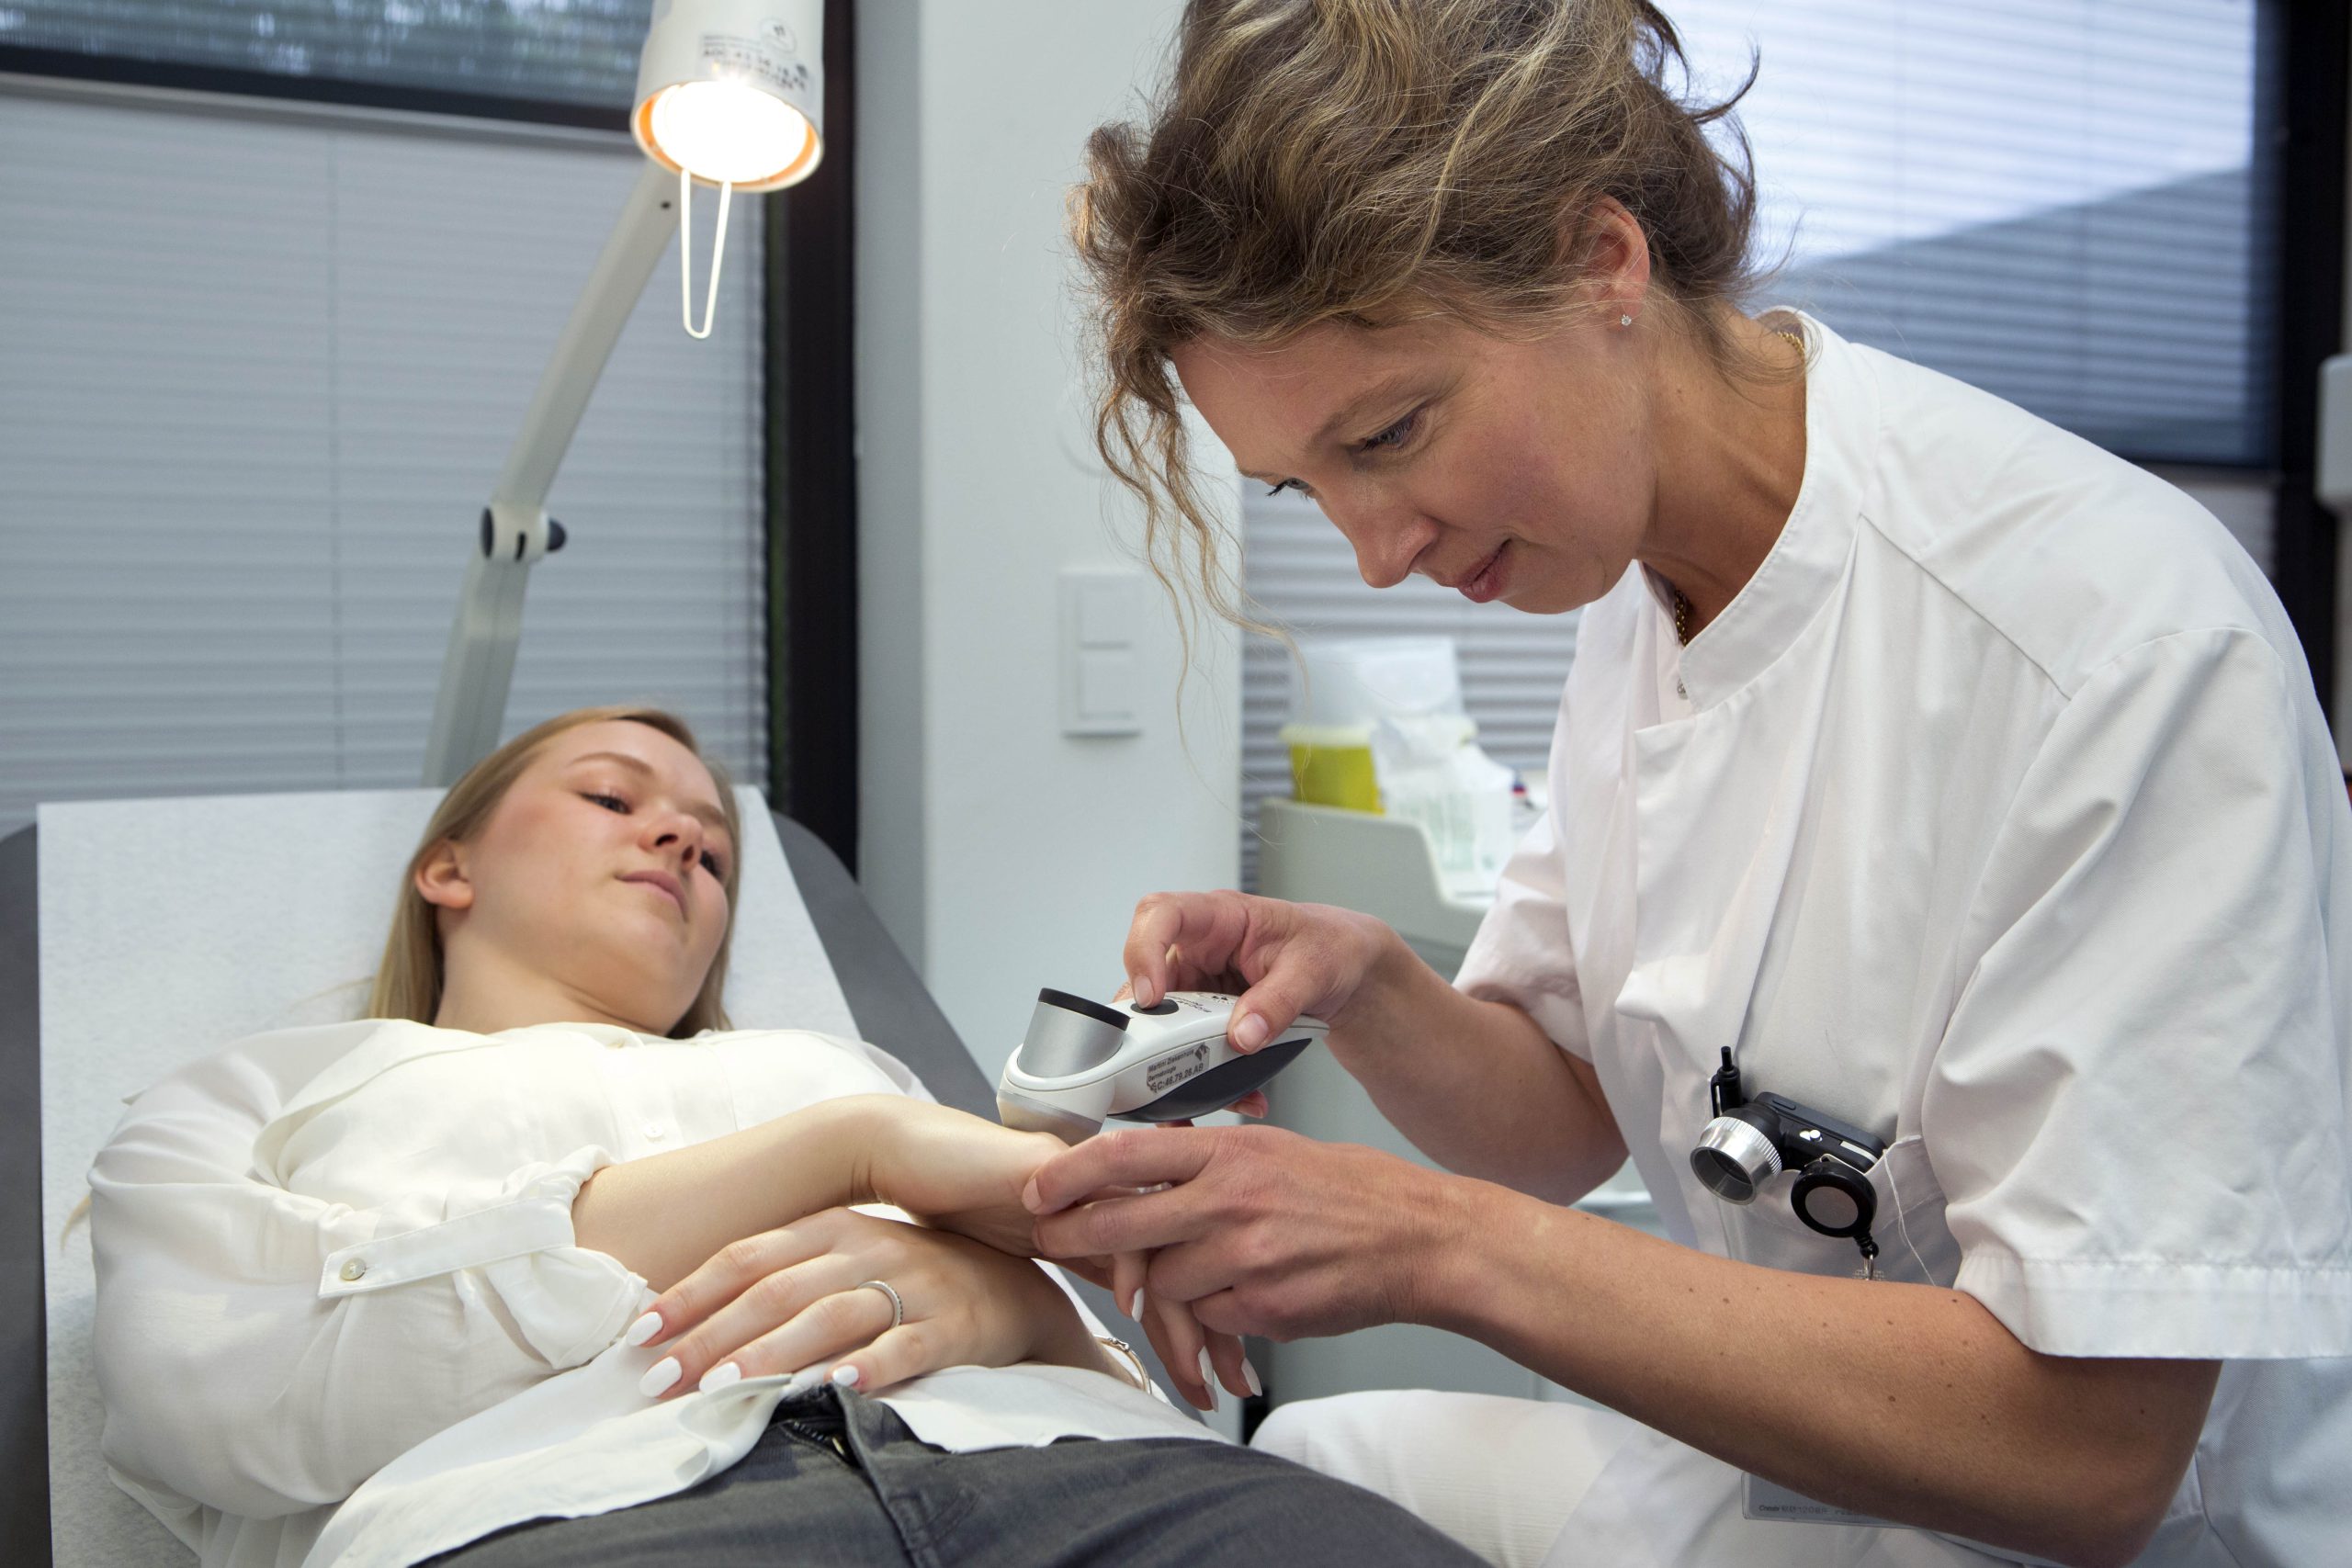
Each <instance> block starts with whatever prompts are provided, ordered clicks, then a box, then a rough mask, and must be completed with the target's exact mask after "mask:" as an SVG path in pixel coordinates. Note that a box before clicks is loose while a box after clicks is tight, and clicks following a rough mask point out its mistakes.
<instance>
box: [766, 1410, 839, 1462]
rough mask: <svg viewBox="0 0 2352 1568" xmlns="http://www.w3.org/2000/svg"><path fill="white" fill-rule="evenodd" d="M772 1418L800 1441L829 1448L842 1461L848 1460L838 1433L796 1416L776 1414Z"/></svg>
mask: <svg viewBox="0 0 2352 1568" xmlns="http://www.w3.org/2000/svg"><path fill="white" fill-rule="evenodd" d="M774 1419H775V1424H776V1425H777V1426H779V1427H783V1428H784V1429H785V1430H786V1431H787V1432H789V1433H791V1434H792V1435H793V1436H794V1437H796V1438H799V1439H800V1440H801V1441H802V1442H805V1443H814V1444H816V1445H817V1446H818V1447H820V1448H829V1449H831V1450H833V1452H834V1453H835V1454H837V1455H839V1456H840V1457H841V1459H842V1462H843V1463H847V1462H848V1461H849V1450H848V1449H847V1448H846V1447H845V1446H843V1444H842V1440H841V1438H840V1435H839V1434H837V1433H833V1432H826V1431H821V1430H820V1429H819V1428H817V1427H812V1426H810V1425H809V1423H808V1422H806V1421H803V1420H801V1419H799V1418H798V1417H797V1416H775V1417H774Z"/></svg>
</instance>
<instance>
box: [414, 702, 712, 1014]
mask: <svg viewBox="0 0 2352 1568" xmlns="http://www.w3.org/2000/svg"><path fill="white" fill-rule="evenodd" d="M614 722H619V723H625V724H641V725H643V726H645V727H646V728H648V729H654V730H659V731H660V732H661V733H662V734H664V735H666V736H668V737H669V738H670V739H673V740H675V741H676V742H677V743H678V744H679V745H681V746H684V748H685V749H686V750H689V751H691V752H693V753H694V754H695V758H696V759H697V760H699V761H701V763H702V765H703V766H704V767H706V768H708V769H709V770H710V776H711V778H712V779H713V780H714V781H715V782H716V783H717V784H718V807H719V809H720V810H721V811H723V812H725V813H726V814H727V836H728V839H729V841H730V842H732V843H733V844H734V845H735V852H734V853H732V854H729V855H727V856H725V857H724V859H723V860H722V864H723V865H724V867H725V869H726V875H725V877H724V878H723V880H724V882H725V884H726V887H727V911H728V914H727V934H726V935H725V936H724V937H722V938H720V939H719V943H718V956H716V957H714V958H713V959H712V960H711V961H710V973H709V974H707V975H706V976H703V982H702V989H701V990H699V991H697V992H695V999H694V1004H693V1005H692V1006H691V1007H689V1008H687V1009H686V1010H685V1013H684V1016H683V1017H681V1018H680V1019H679V1020H678V1021H676V1022H675V1023H673V1024H672V1025H671V1027H670V1030H669V1033H670V1036H671V1037H672V1038H673V1039H678V1040H683V1039H684V1038H686V1037H687V1036H688V1035H691V1034H697V1033H700V1032H702V1031H704V1030H706V1029H730V1028H732V1027H734V1026H733V1025H732V1024H730V1023H729V1021H728V1020H727V1010H726V1008H725V1007H724V1006H722V1005H721V1003H720V1000H719V998H720V996H721V994H722V993H723V992H724V991H725V990H726V988H727V953H728V949H729V945H730V944H731V943H732V942H733V941H734V939H735V897H736V893H737V891H738V890H739V889H740V887H741V883H742V874H743V852H742V845H743V824H742V818H741V813H740V812H739V811H738V810H737V808H736V805H735V791H734V789H733V788H732V787H731V786H730V785H729V783H728V779H727V773H726V770H725V769H723V768H722V767H720V766H719V764H718V762H716V761H712V760H711V759H710V758H709V757H707V756H704V755H703V751H702V748H701V747H700V746H699V745H697V744H696V743H695V732H694V731H693V730H691V729H689V728H686V722H685V720H684V719H682V718H680V717H678V716H676V715H674V714H671V713H665V712H663V711H662V709H660V708H650V707H633V706H627V705H623V706H618V707H594V708H574V709H572V711H571V712H570V713H564V714H558V715H557V716H555V717H553V718H551V719H548V721H547V722H546V723H544V724H539V725H535V726H533V727H532V728H529V729H526V730H525V731H524V732H523V733H522V734H520V735H518V736H516V737H515V739H512V740H509V741H508V742H507V743H506V744H505V745H503V746H501V747H500V748H499V749H498V750H495V751H492V753H491V754H490V755H489V756H487V757H484V758H483V759H482V760H481V761H479V762H476V763H475V764H474V765H473V766H472V767H471V768H469V769H468V770H467V771H466V776H465V777H463V778H461V779H459V780H458V782H457V783H456V784H452V785H450V786H449V793H448V794H447V795H443V796H442V797H441V804H440V805H439V806H438V807H435V810H434V813H433V819H432V820H431V821H430V822H428V823H426V824H425V826H424V838H423V839H422V840H419V841H418V843H417V846H416V852H415V853H413V854H412V855H411V856H409V859H408V865H407V867H406V868H405V870H404V871H403V872H402V874H401V890H400V899H399V902H398V903H397V904H396V905H395V906H394V907H393V909H392V930H391V934H390V936H388V937H387V938H385V939H384V961H383V963H382V964H379V965H378V967H377V970H376V983H375V986H374V987H373V988H372V989H371V990H370V992H369V993H368V1017H370V1018H405V1019H410V1020H413V1021H415V1022H418V1023H431V1022H432V1021H433V1020H434V1018H435V1015H436V1014H438V1013H439V1012H440V1010H441V987H442V963H441V931H440V927H439V925H438V924H437V923H436V922H435V919H434V916H435V909H434V907H433V906H432V905H431V904H428V903H426V902H425V900H424V894H422V893H419V892H418V891H417V890H416V873H417V870H418V868H419V867H421V866H422V865H423V864H424V861H425V858H426V857H427V856H428V855H430V854H431V853H432V852H433V851H434V850H435V848H437V847H438V846H439V845H441V844H443V843H445V842H454V843H464V842H465V841H466V840H468V839H470V838H472V837H473V836H474V835H475V834H477V833H479V832H481V829H482V827H483V825H484V824H485V823H487V822H488V821H489V820H490V817H491V813H492V812H493V811H495V810H497V809H498V803H499V802H500V801H502V800H503V799H505V798H506V792H507V791H508V790H509V789H511V788H513V787H514V784H515V780H516V779H517V778H519V777H521V776H522V773H523V770H524V769H526V768H527V767H529V766H530V765H531V760H532V759H533V758H534V757H536V756H537V754H538V751H539V748H540V747H542V746H544V745H546V744H547V743H548V741H549V740H551V739H554V738H555V737H557V736H559V735H561V734H563V733H564V732H565V731H566V730H570V729H577V728H580V727H581V726H582V725H583V724H608V723H614Z"/></svg>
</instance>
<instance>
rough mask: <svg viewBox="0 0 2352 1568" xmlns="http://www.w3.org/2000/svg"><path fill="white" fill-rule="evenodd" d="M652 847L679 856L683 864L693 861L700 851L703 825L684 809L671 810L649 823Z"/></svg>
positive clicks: (657, 850) (689, 863)
mask: <svg viewBox="0 0 2352 1568" xmlns="http://www.w3.org/2000/svg"><path fill="white" fill-rule="evenodd" d="M650 828H651V830H652V831H653V833H654V839H653V848H654V849H655V851H656V852H668V853H671V854H674V855H676V856H678V857H679V859H680V861H681V862H683V863H685V864H688V865H691V864H693V863H694V859H695V856H696V855H698V854H700V853H701V852H702V840H703V827H702V823H701V821H700V819H698V818H695V817H694V816H692V815H691V814H689V813H687V812H684V811H673V812H669V813H667V814H665V815H664V816H662V817H661V818H657V819H656V820H655V821H654V822H653V823H652V824H651V825H650Z"/></svg>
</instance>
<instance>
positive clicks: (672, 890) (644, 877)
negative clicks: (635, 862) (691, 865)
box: [621, 871, 686, 916]
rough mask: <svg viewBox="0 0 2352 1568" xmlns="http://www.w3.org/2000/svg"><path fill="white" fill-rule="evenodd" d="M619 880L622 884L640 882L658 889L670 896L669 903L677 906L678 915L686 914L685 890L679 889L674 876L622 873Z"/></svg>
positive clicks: (665, 873)
mask: <svg viewBox="0 0 2352 1568" xmlns="http://www.w3.org/2000/svg"><path fill="white" fill-rule="evenodd" d="M621 880H622V881H623V882H642V883H644V884H645V885H646V886H649V887H653V888H658V889H659V890H661V891H662V892H663V893H666V894H668V895H669V896H670V902H671V903H673V904H674V905H676V906H677V908H678V913H679V914H680V915H681V916H684V914H685V912H686V894H685V890H684V888H682V887H680V886H678V879H677V878H676V877H674V876H673V875H671V874H669V873H668V872H666V871H630V872H624V873H622V874H621Z"/></svg>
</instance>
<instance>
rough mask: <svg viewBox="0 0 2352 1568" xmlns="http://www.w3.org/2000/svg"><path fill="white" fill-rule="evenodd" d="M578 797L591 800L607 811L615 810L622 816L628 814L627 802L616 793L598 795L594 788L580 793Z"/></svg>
mask: <svg viewBox="0 0 2352 1568" xmlns="http://www.w3.org/2000/svg"><path fill="white" fill-rule="evenodd" d="M580 798H581V799H582V800H593V801H594V802H595V803H596V804H597V805H599V806H601V807H604V808H605V810H607V811H617V812H619V813H620V814H621V815H622V816H624V817H626V816H628V801H626V800H623V799H622V798H621V797H620V796H619V795H599V794H597V793H596V792H594V790H591V791H589V792H588V793H587V794H585V795H582V796H581V797H580Z"/></svg>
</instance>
